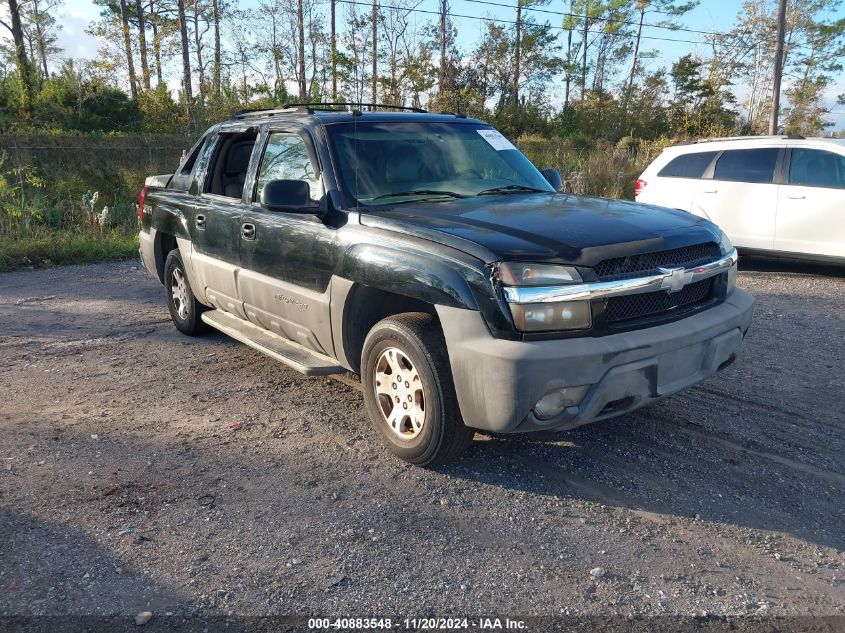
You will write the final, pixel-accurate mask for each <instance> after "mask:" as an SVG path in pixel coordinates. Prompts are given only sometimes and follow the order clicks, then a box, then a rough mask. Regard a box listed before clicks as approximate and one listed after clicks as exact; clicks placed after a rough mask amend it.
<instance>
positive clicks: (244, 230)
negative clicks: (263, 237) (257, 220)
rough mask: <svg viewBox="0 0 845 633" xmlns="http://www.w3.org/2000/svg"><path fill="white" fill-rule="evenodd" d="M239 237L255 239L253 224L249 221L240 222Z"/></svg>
mask: <svg viewBox="0 0 845 633" xmlns="http://www.w3.org/2000/svg"><path fill="white" fill-rule="evenodd" d="M241 237H242V238H244V239H245V240H254V239H255V225H254V224H250V223H249V222H247V223H245V224H241Z"/></svg>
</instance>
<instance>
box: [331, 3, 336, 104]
mask: <svg viewBox="0 0 845 633" xmlns="http://www.w3.org/2000/svg"><path fill="white" fill-rule="evenodd" d="M336 7H337V0H331V22H332V101H334V102H337V30H336V28H335V11H336Z"/></svg>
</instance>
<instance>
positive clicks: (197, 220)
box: [194, 213, 205, 229]
mask: <svg viewBox="0 0 845 633" xmlns="http://www.w3.org/2000/svg"><path fill="white" fill-rule="evenodd" d="M194 223H195V224H196V225H197V228H198V229H204V228H205V216H204V215H203V214H202V213H199V214H197V217H196V218H194Z"/></svg>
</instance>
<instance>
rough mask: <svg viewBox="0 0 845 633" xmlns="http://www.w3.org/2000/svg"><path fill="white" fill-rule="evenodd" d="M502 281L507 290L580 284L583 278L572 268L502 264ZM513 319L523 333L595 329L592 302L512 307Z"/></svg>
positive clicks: (551, 265)
mask: <svg viewBox="0 0 845 633" xmlns="http://www.w3.org/2000/svg"><path fill="white" fill-rule="evenodd" d="M499 279H500V280H501V282H502V283H503V284H504V285H505V286H511V287H535V288H536V287H540V286H550V287H552V288H553V287H555V286H566V285H571V284H580V283H582V282H581V275H579V274H578V271H577V270H575V268H573V267H572V266H561V265H558V264H529V263H522V262H505V263H502V264H499ZM509 305H510V309H511V316H513V322H514V325H515V326H516V328H517V329H518V330H520V331H522V332H551V331H555V330H586V329H588V328H589V327H590V326H591V325H592V310H591V307H590V302H589V301H551V302H538V303H516V302H513V303H510V302H509Z"/></svg>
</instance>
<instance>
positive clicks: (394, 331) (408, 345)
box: [361, 312, 475, 466]
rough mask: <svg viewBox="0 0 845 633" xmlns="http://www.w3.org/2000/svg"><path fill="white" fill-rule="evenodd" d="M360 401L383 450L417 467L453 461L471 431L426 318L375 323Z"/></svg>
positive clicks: (435, 330) (441, 345) (442, 346)
mask: <svg viewBox="0 0 845 633" xmlns="http://www.w3.org/2000/svg"><path fill="white" fill-rule="evenodd" d="M361 378H362V382H363V383H364V402H365V404H366V407H367V413H368V414H369V416H370V420H371V422H372V423H373V426H374V427H375V428H376V431H378V433H379V435H381V437H382V439H383V440H384V442H385V444H386V446H387V448H388V450H389V451H390V452H391V453H393V454H394V455H396V456H397V457H399V458H400V459H402V460H404V461H406V462H410V463H412V464H416V465H417V466H434V465H436V464H444V463H446V462H448V461H451V460H453V459H455V458H456V457H457V456H458V455H460V454H461V453H462V452H463V451H464V450H465V449H466V448H467V446H469V444H470V443H471V442H472V437H473V435H474V434H475V431H474V430H473V429H471V428H469V427H467V426H465V425H464V423H463V420H462V419H461V414H460V410H459V409H458V402H457V398H456V396H455V387H454V384H453V382H452V372H451V369H450V365H449V358H448V356H447V353H446V342H445V341H444V340H443V335H442V333H441V331H440V328H439V326H438V324H437V322H436V320H435V319H434V317H433V316H431V315H430V314H425V313H422V312H412V313H407V314H401V315H398V316H392V317H388V318H386V319H384V320H382V321H379V322H378V323H376V325H375V326H374V327H373V329H372V330H370V333H369V334H368V335H367V339H366V340H365V341H364V349H363V352H362V354H361Z"/></svg>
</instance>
